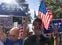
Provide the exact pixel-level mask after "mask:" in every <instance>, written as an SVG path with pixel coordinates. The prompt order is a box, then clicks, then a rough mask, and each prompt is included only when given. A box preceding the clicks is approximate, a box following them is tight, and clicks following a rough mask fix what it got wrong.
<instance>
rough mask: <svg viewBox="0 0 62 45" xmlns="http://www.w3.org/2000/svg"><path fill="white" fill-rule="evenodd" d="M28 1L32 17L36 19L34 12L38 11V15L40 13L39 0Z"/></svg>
mask: <svg viewBox="0 0 62 45" xmlns="http://www.w3.org/2000/svg"><path fill="white" fill-rule="evenodd" d="M26 1H27V3H28V4H29V9H30V13H31V16H32V18H33V17H34V10H35V11H36V14H37V12H38V9H39V0H26Z"/></svg>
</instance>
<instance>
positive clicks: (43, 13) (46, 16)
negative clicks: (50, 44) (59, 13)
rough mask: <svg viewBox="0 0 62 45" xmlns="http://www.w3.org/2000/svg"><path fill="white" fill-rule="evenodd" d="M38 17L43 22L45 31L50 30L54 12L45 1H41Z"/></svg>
mask: <svg viewBox="0 0 62 45" xmlns="http://www.w3.org/2000/svg"><path fill="white" fill-rule="evenodd" d="M38 16H39V18H40V19H41V20H42V22H43V25H44V27H45V29H48V27H49V24H50V21H51V20H52V17H53V15H52V11H51V10H50V9H49V8H48V7H46V5H45V3H44V0H41V3H40V6H39V12H38Z"/></svg>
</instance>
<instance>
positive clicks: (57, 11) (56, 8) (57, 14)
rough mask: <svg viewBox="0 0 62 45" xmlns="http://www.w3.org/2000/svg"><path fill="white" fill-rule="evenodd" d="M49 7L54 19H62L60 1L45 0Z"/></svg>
mask: <svg viewBox="0 0 62 45" xmlns="http://www.w3.org/2000/svg"><path fill="white" fill-rule="evenodd" d="M45 2H46V4H47V6H48V7H49V8H50V9H51V10H52V12H53V15H54V18H55V19H59V18H62V11H61V8H62V7H61V4H62V3H61V2H60V0H45Z"/></svg>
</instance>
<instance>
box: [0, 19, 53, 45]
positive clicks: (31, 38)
mask: <svg viewBox="0 0 62 45" xmlns="http://www.w3.org/2000/svg"><path fill="white" fill-rule="evenodd" d="M32 25H33V28H32V30H33V31H34V33H35V34H34V35H31V34H32V33H30V35H27V33H23V34H24V36H23V38H20V37H19V32H20V31H19V30H20V28H19V27H13V28H12V29H10V30H9V31H8V34H7V35H6V34H5V33H4V32H3V30H2V29H0V45H54V38H53V36H51V37H47V36H45V35H44V33H43V30H44V27H43V24H42V20H40V19H39V18H36V19H35V20H34V21H33V24H32ZM28 34H29V33H28Z"/></svg>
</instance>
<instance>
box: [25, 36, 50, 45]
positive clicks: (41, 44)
mask: <svg viewBox="0 0 62 45" xmlns="http://www.w3.org/2000/svg"><path fill="white" fill-rule="evenodd" d="M24 45H51V44H50V40H49V38H47V37H44V36H43V35H41V36H40V40H36V36H35V35H33V36H30V37H28V38H27V39H26V40H25V41H24Z"/></svg>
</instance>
